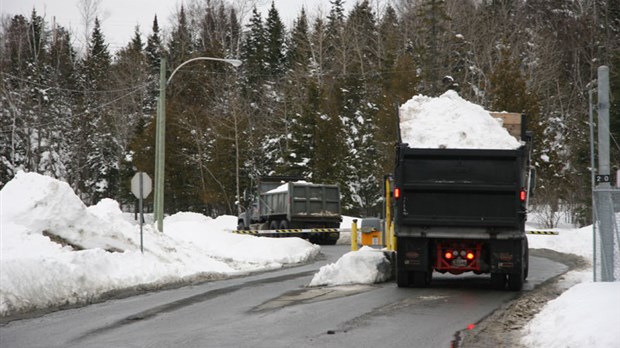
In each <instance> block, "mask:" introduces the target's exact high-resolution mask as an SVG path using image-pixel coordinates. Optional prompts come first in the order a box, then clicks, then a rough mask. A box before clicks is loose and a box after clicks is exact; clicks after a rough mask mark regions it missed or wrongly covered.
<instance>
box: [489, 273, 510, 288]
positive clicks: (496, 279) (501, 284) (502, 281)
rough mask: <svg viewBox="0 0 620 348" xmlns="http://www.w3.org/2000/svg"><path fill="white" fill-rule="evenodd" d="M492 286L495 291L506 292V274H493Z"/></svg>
mask: <svg viewBox="0 0 620 348" xmlns="http://www.w3.org/2000/svg"><path fill="white" fill-rule="evenodd" d="M491 286H492V287H493V289H495V290H504V289H505V288H506V274H505V273H491Z"/></svg>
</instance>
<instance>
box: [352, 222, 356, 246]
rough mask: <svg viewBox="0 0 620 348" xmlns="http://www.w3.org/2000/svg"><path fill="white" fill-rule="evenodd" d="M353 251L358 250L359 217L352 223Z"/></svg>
mask: <svg viewBox="0 0 620 348" xmlns="http://www.w3.org/2000/svg"><path fill="white" fill-rule="evenodd" d="M351 251H357V219H353V224H352V225H351Z"/></svg>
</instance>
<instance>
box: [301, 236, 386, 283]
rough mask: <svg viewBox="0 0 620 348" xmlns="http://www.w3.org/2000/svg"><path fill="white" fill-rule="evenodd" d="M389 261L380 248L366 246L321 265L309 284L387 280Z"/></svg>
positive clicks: (378, 281) (379, 281)
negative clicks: (333, 261)
mask: <svg viewBox="0 0 620 348" xmlns="http://www.w3.org/2000/svg"><path fill="white" fill-rule="evenodd" d="M389 276H390V262H389V261H388V259H387V258H386V257H385V256H384V255H383V252H382V251H381V250H376V249H373V248H370V247H367V246H364V247H362V248H361V249H360V250H358V251H350V252H348V253H346V254H344V255H343V256H342V257H341V258H340V259H338V261H336V263H332V264H329V265H326V266H323V267H321V269H320V270H319V272H318V273H316V274H315V275H314V277H313V278H312V281H311V282H310V285H309V286H322V285H328V286H334V285H345V284H374V283H381V282H384V281H386V280H388V278H389Z"/></svg>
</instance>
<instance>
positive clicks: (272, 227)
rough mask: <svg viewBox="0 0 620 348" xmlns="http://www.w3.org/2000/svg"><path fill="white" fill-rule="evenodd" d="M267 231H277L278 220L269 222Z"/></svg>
mask: <svg viewBox="0 0 620 348" xmlns="http://www.w3.org/2000/svg"><path fill="white" fill-rule="evenodd" d="M269 229H270V230H277V229H278V220H273V221H271V223H270V224H269Z"/></svg>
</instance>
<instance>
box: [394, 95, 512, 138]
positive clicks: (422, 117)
mask: <svg viewBox="0 0 620 348" xmlns="http://www.w3.org/2000/svg"><path fill="white" fill-rule="evenodd" d="M400 132H401V138H402V142H403V143H407V144H409V147H411V148H454V149H517V148H519V147H520V146H521V145H522V144H521V142H519V141H518V140H516V139H515V138H514V137H513V136H511V135H510V134H509V133H508V131H507V130H506V129H505V128H503V127H502V126H501V123H500V122H499V121H498V120H497V119H495V118H494V117H492V116H491V114H490V113H489V112H488V111H486V110H484V109H483V108H482V107H481V106H480V105H476V104H473V103H470V102H468V101H466V100H464V99H463V98H461V97H460V96H459V95H458V93H457V92H455V91H452V90H450V91H447V92H446V93H444V94H443V95H441V96H440V97H438V98H431V97H427V96H423V95H417V96H415V97H413V98H411V99H410V100H409V101H407V102H406V103H405V104H403V105H402V106H401V107H400Z"/></svg>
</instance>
